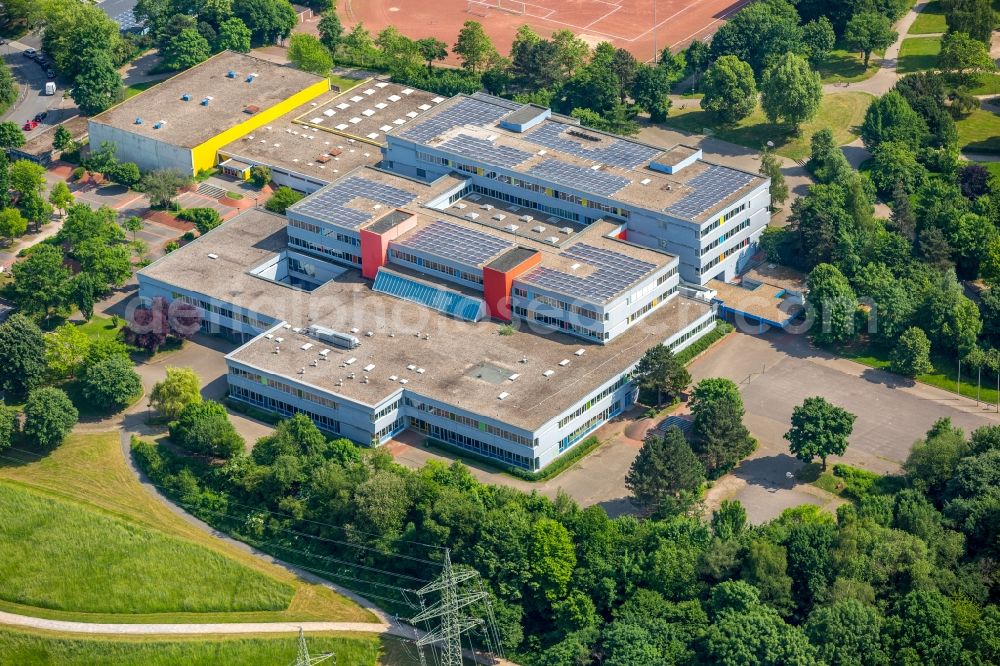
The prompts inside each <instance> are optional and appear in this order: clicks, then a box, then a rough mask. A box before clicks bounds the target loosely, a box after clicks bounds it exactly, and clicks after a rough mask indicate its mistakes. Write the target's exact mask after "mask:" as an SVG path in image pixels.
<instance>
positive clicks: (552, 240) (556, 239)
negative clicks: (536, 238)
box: [545, 236, 559, 245]
mask: <svg viewBox="0 0 1000 666" xmlns="http://www.w3.org/2000/svg"><path fill="white" fill-rule="evenodd" d="M545 240H547V241H548V242H550V243H552V244H553V245H558V244H559V237H558V236H549V237H548V238H546V239H545Z"/></svg>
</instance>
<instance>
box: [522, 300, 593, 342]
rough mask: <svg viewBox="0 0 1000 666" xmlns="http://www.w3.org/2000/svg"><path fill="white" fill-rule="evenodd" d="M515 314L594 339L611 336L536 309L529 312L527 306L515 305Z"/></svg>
mask: <svg viewBox="0 0 1000 666" xmlns="http://www.w3.org/2000/svg"><path fill="white" fill-rule="evenodd" d="M514 314H516V315H517V316H518V317H520V318H522V319H530V320H532V321H537V322H538V323H539V324H545V325H546V326H551V327H552V328H558V329H560V330H563V331H569V332H571V333H576V334H577V335H582V336H584V337H588V338H593V339H594V340H607V339H608V338H609V337H610V335H609V334H608V333H601V332H600V331H595V330H593V329H590V328H587V327H586V326H580V325H578V324H573V323H571V322H568V321H566V320H565V319H559V318H557V317H549V316H548V315H544V314H540V313H538V312H534V311H532V312H528V310H527V308H522V307H521V306H520V305H515V306H514Z"/></svg>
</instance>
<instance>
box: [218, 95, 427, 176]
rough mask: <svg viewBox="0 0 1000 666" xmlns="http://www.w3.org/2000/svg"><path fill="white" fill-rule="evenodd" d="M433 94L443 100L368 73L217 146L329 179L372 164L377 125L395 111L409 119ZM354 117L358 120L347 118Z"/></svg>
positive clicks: (380, 137) (377, 154)
mask: <svg viewBox="0 0 1000 666" xmlns="http://www.w3.org/2000/svg"><path fill="white" fill-rule="evenodd" d="M369 91H370V92H369ZM406 91H410V92H408V93H406ZM404 93H405V94H404ZM355 98H360V99H359V100H358V101H354V100H355ZM391 98H396V100H395V101H392V99H391ZM434 100H439V101H444V99H443V98H441V97H438V96H436V95H434V94H433V93H429V92H426V91H423V90H416V89H414V88H409V87H407V86H401V85H399V84H396V83H390V82H387V81H377V80H374V79H369V80H366V81H362V82H360V83H359V84H358V85H357V86H355V87H354V88H351V89H350V90H348V91H346V92H342V93H332V94H329V95H324V96H322V97H319V98H317V99H314V100H311V101H309V102H306V103H304V104H302V105H301V106H298V107H296V108H294V109H292V110H291V111H289V112H288V113H286V114H285V115H283V116H281V117H279V118H277V119H275V120H274V121H273V122H272V123H270V124H268V125H265V126H264V127H260V128H258V129H256V130H255V131H254V132H253V133H252V134H250V135H247V136H243V137H240V138H239V139H236V140H235V141H232V142H231V143H228V144H226V145H225V146H223V147H222V148H220V149H219V152H220V153H222V154H223V155H234V156H238V157H240V158H241V159H242V160H244V161H251V162H254V163H258V164H267V165H270V166H273V167H278V168H280V169H285V170H287V171H293V172H295V173H299V174H302V175H303V176H309V177H311V178H315V179H316V180H319V181H322V182H324V183H331V182H333V181H335V180H337V179H338V178H340V177H341V176H342V175H343V174H345V173H348V172H349V171H352V170H354V169H356V168H358V167H360V166H366V165H374V164H378V162H379V161H381V159H382V153H381V151H380V150H379V148H380V146H381V145H382V144H383V143H384V141H385V135H384V134H383V133H381V131H380V128H381V127H384V126H385V125H386V124H390V125H392V126H393V127H395V126H396V125H394V124H393V123H394V122H395V121H396V120H398V119H399V118H400V117H401V118H404V119H405V120H406V121H407V122H408V121H410V120H411V119H412V118H415V117H417V116H419V115H420V114H422V113H423V112H424V111H425V110H426V109H430V108H432V107H433V106H434V105H436V104H437V103H438V102H435V101H434ZM340 107H344V108H340ZM368 112H371V114H370V115H369V114H368ZM410 114H413V115H412V116H411V115H410ZM354 119H358V120H359V122H358V123H356V124H352V123H351V122H350V121H351V120H354ZM341 126H344V129H339V128H340V127H341ZM373 133H374V134H376V136H375V137H372V136H369V135H371V134H373ZM333 153H336V154H333Z"/></svg>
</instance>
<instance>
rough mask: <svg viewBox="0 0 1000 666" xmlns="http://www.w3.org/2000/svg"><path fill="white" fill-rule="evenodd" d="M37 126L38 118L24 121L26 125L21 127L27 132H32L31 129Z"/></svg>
mask: <svg viewBox="0 0 1000 666" xmlns="http://www.w3.org/2000/svg"><path fill="white" fill-rule="evenodd" d="M36 127H38V121H37V120H29V121H27V122H26V123H24V125H23V126H22V127H21V129H23V130H24V131H25V132H30V131H31V130H33V129H35V128H36Z"/></svg>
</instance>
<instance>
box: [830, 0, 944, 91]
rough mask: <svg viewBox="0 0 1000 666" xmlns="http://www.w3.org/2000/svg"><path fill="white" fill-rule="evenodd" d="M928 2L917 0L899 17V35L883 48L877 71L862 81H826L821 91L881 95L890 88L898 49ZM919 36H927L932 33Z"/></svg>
mask: <svg viewBox="0 0 1000 666" xmlns="http://www.w3.org/2000/svg"><path fill="white" fill-rule="evenodd" d="M929 3H930V0H919V2H917V3H916V4H915V5H914V6H913V8H912V9H911V10H910V11H908V12H907V13H906V14H905V15H904V16H903V18H901V19H899V21H898V22H897V23H896V26H895V29H896V32H897V33H899V37H897V38H896V41H895V43H893V45H892V46H890V47H889V48H887V49H886V50H885V55H884V56H883V57H882V58H881V61H880V63H879V69H878V71H876V72H875V73H874V74H873V75H871V76H870V77H869V78H867V79H865V80H864V81H858V82H856V83H848V84H843V83H828V84H826V85H825V86H823V92H824V93H835V92H844V91H845V90H850V91H860V92H866V93H871V94H872V95H875V96H878V97H881V96H882V95H884V94H886V93H887V92H889V91H890V90H892V87H893V86H895V85H896V81H898V80H899V73H898V72H897V71H896V65H897V64H898V63H899V50H900V49H901V48H902V46H903V40H904V39H906V37H907V33H908V32H909V31H910V27H911V26H913V22H914V21H916V20H917V15H918V14H919V13H920V12H921V11H923V9H924V7H926V6H927V5H928V4H929ZM920 36H921V37H929V36H932V35H920Z"/></svg>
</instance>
